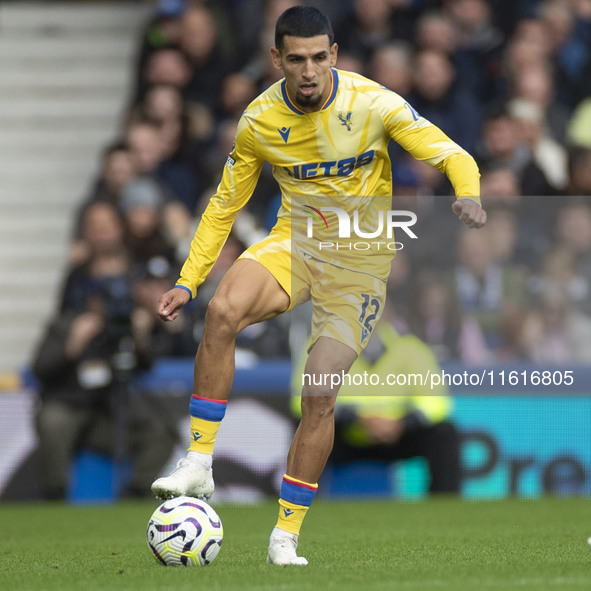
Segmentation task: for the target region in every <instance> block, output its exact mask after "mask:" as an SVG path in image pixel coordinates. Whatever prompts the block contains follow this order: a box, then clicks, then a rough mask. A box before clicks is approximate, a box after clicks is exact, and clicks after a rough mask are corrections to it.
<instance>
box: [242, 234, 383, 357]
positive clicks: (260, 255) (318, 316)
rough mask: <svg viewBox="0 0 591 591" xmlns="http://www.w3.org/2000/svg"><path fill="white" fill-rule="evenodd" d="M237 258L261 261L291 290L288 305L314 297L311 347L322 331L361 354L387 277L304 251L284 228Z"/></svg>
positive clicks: (377, 313)
mask: <svg viewBox="0 0 591 591" xmlns="http://www.w3.org/2000/svg"><path fill="white" fill-rule="evenodd" d="M239 258H242V259H253V260H255V261H258V262H259V263H261V265H263V266H264V267H265V268H266V269H267V270H268V271H269V272H270V273H271V274H272V275H273V276H274V277H275V279H277V281H278V282H279V284H280V285H281V287H282V288H283V289H284V290H285V291H286V292H287V294H288V295H289V297H290V309H291V308H294V307H295V306H297V305H299V304H302V303H303V302H305V301H307V300H310V299H311V300H312V308H313V312H312V328H311V341H310V347H311V346H312V345H313V344H314V343H315V342H316V340H317V339H318V338H319V337H321V336H326V337H330V338H333V339H335V340H336V341H339V342H341V343H344V344H345V345H347V346H349V347H351V349H353V350H354V351H355V352H356V353H357V354H359V353H360V352H361V351H362V350H363V348H364V347H365V346H366V345H367V342H368V341H369V336H370V334H371V332H372V330H373V328H374V327H375V325H376V324H377V322H378V320H379V319H380V316H381V315H382V310H383V307H384V302H385V300H386V282H385V281H384V280H382V279H380V278H378V277H374V276H372V275H369V274H367V273H363V272H362V271H354V270H350V269H345V268H342V267H338V266H336V265H334V264H331V263H327V262H324V261H321V260H319V259H317V258H315V257H313V256H311V255H309V254H306V253H304V252H301V251H300V250H298V249H296V248H295V247H293V246H292V241H291V238H290V237H285V236H284V235H282V234H270V235H269V236H268V237H267V238H265V239H264V240H262V241H261V242H258V243H256V244H254V245H253V246H251V247H250V248H249V249H247V250H246V251H245V252H244V253H242V255H240V257H239Z"/></svg>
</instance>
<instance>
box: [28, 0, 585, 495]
mask: <svg viewBox="0 0 591 591" xmlns="http://www.w3.org/2000/svg"><path fill="white" fill-rule="evenodd" d="M297 3H298V2H296V1H294V0H217V1H215V2H214V1H207V0H158V1H157V2H154V3H153V14H152V17H151V18H150V20H149V22H147V23H146V26H145V28H144V30H143V33H142V36H141V39H138V51H137V63H136V68H135V74H134V79H133V80H130V81H129V83H130V87H131V88H132V92H131V93H130V94H131V96H132V99H131V101H130V104H129V105H128V106H127V108H126V112H125V116H124V117H123V120H122V124H121V128H120V133H119V134H118V137H117V138H114V141H113V143H112V144H110V145H108V146H105V149H104V152H103V156H102V163H101V166H100V173H99V174H98V177H97V178H96V179H94V181H93V182H92V183H91V186H90V190H89V192H88V194H87V195H85V196H83V197H82V198H81V202H80V207H79V210H78V212H77V216H76V219H75V220H74V223H73V226H74V232H73V236H72V241H71V247H70V252H69V266H68V271H67V274H66V277H65V278H64V282H63V287H62V290H61V293H60V296H59V303H58V306H57V311H56V314H55V316H54V318H53V319H52V322H51V324H50V326H49V327H48V329H47V331H46V334H45V335H44V337H43V339H42V341H41V342H40V344H39V347H38V350H37V352H36V355H35V358H34V360H33V367H34V371H35V374H36V376H37V378H38V379H39V381H40V383H41V388H40V397H41V401H42V404H41V405H40V408H39V412H38V414H37V418H36V421H37V432H38V434H39V441H40V445H39V449H40V452H39V453H40V467H41V477H42V481H43V490H44V495H45V496H46V497H47V498H56V499H59V498H63V497H64V496H65V495H66V491H67V487H68V478H69V477H68V474H69V464H70V459H71V457H72V454H73V453H74V450H75V449H77V448H79V447H81V446H84V445H85V444H89V445H90V444H92V445H93V446H94V447H98V448H104V449H108V450H110V451H111V452H114V453H115V457H118V458H119V459H120V460H124V459H125V458H126V457H128V456H133V457H134V459H135V460H136V465H135V468H134V472H133V474H132V476H131V479H130V480H129V482H128V483H127V488H126V489H125V491H124V494H127V495H129V496H142V495H144V494H146V492H147V491H149V487H150V483H151V480H152V479H153V476H154V474H156V473H159V471H160V470H161V468H162V466H163V464H164V463H165V462H166V459H167V458H168V456H169V454H170V452H171V450H172V448H173V446H174V444H175V442H176V440H177V432H176V427H175V420H174V417H171V416H169V414H168V411H167V409H166V408H165V407H164V406H163V405H160V406H158V401H157V400H156V397H151V396H142V395H139V396H137V395H134V396H130V393H131V392H130V384H132V383H134V381H133V378H134V377H135V376H136V375H137V373H138V372H139V371H142V370H145V369H148V368H150V366H151V364H152V363H153V361H154V360H155V359H156V358H160V357H192V356H193V355H194V354H195V351H196V348H197V345H198V343H199V341H200V338H201V334H202V330H203V323H204V316H205V309H206V306H207V303H208V301H209V298H210V297H211V295H213V292H214V290H215V288H216V286H217V285H218V283H219V281H220V279H221V277H222V276H223V274H224V273H225V272H226V270H227V269H228V268H229V267H230V266H231V265H232V263H233V262H234V260H235V259H236V258H237V256H238V255H239V254H240V253H241V252H242V250H243V249H244V248H245V247H248V246H250V245H251V244H252V243H254V242H256V241H257V240H259V239H260V238H261V237H262V236H264V235H265V233H266V232H267V231H268V230H269V229H270V228H271V227H272V226H273V224H274V222H275V219H276V212H277V208H278V205H279V203H280V195H279V191H278V186H277V184H276V183H275V181H274V179H273V176H272V171H271V169H270V167H267V166H265V167H264V168H263V171H262V173H261V177H260V180H259V183H258V185H257V187H256V190H255V192H254V195H253V197H252V199H251V200H250V202H249V204H248V206H247V207H246V208H245V209H244V210H242V211H241V212H240V213H239V215H238V217H237V220H236V223H235V225H234V228H233V230H232V233H231V235H230V237H229V239H228V241H227V243H226V245H225V246H224V248H223V250H222V253H221V256H220V258H219V259H218V261H217V262H216V264H215V265H214V267H213V269H212V271H211V273H210V275H209V276H208V278H207V280H206V282H205V283H204V284H203V286H201V288H200V290H199V295H198V297H197V298H196V300H195V301H193V302H191V303H190V304H189V305H187V306H186V307H185V308H184V309H183V311H182V313H181V315H180V316H179V318H178V319H177V320H176V321H175V322H173V323H162V322H160V321H159V320H157V316H156V306H157V300H158V298H159V296H160V295H161V294H162V293H163V292H165V291H166V290H168V289H169V288H170V287H171V286H172V285H173V284H174V282H175V280H176V279H177V277H178V273H179V270H180V266H181V265H182V263H183V262H184V260H185V258H186V255H187V253H188V248H189V244H190V242H191V239H192V237H193V234H194V231H195V228H196V225H197V224H198V221H199V217H200V215H201V213H202V212H203V210H204V208H205V206H206V204H207V202H208V200H209V198H210V196H211V195H212V194H213V192H214V191H215V187H216V185H217V183H218V182H219V178H220V176H221V172H222V168H223V166H224V164H225V162H226V158H227V155H228V153H229V152H230V151H231V149H232V145H233V141H234V135H235V132H236V126H237V122H238V119H239V118H240V115H241V114H242V112H243V110H244V109H245V107H246V106H247V105H248V104H249V102H250V101H251V100H252V99H254V98H255V97H256V96H257V95H258V93H260V92H261V91H263V90H264V89H265V88H266V87H268V86H269V85H270V84H272V83H274V82H275V81H277V80H278V79H279V77H280V72H278V71H276V70H274V69H273V67H272V64H271V59H270V56H269V48H270V47H271V46H272V45H273V36H274V27H275V22H276V20H277V17H278V16H279V15H280V14H281V13H282V12H283V11H284V10H286V9H287V8H289V7H290V6H292V5H295V4H297ZM310 4H313V5H315V6H317V7H318V8H320V9H322V10H323V11H324V12H326V13H327V14H328V15H329V17H330V18H331V20H332V23H333V26H334V29H335V33H336V41H337V42H338V44H339V58H338V63H337V67H338V68H341V69H344V70H352V71H355V72H358V73H360V74H363V75H367V76H368V77H370V78H372V79H374V80H376V81H378V82H380V83H381V84H383V85H384V86H386V87H387V88H390V89H391V90H393V91H395V92H397V93H399V94H400V95H402V96H403V97H405V98H406V99H407V100H408V101H409V102H410V103H411V104H412V105H413V107H414V108H415V109H416V110H417V111H418V112H419V113H420V114H421V115H423V116H424V117H425V118H427V119H429V120H430V121H432V122H433V123H434V124H435V125H437V126H439V127H440V128H441V129H442V130H443V131H444V132H445V133H447V134H448V135H449V136H450V137H451V138H453V139H454V140H455V141H457V142H458V143H459V144H460V145H461V146H462V147H464V148H466V149H467V150H468V151H470V153H471V154H473V155H474V157H475V158H476V160H477V162H478V164H479V167H480V170H481V175H482V178H481V181H482V195H483V202H484V204H485V208H486V209H487V212H488V214H489V219H488V224H487V225H486V226H485V228H484V229H482V230H467V229H464V228H463V227H462V225H461V224H460V223H458V221H457V219H456V218H455V216H454V215H453V214H452V212H451V210H450V204H451V202H452V201H453V197H452V194H451V187H450V185H449V184H448V182H447V180H446V178H445V177H444V176H443V175H442V174H441V173H439V172H438V171H436V170H435V169H433V168H431V167H429V166H428V165H425V164H422V163H420V162H418V161H415V160H414V159H412V158H410V157H408V156H407V155H406V154H405V153H404V152H403V151H402V150H401V149H400V147H399V146H397V145H395V144H393V145H392V147H391V157H392V167H393V179H394V192H393V194H394V199H393V207H394V208H395V209H407V210H412V211H415V212H416V213H417V216H418V223H417V225H416V227H415V228H414V231H415V233H416V234H417V235H418V237H419V240H416V241H413V240H408V241H406V243H405V244H404V249H402V250H400V251H399V252H398V253H397V256H396V257H395V259H394V262H393V264H392V273H391V276H390V279H389V284H388V303H389V307H388V308H389V314H388V322H389V323H390V326H393V327H394V328H395V329H396V331H397V334H400V335H408V336H409V337H412V338H414V337H418V338H419V339H420V340H421V341H422V342H423V343H426V344H427V345H428V346H429V347H430V348H431V350H432V351H433V353H434V354H435V360H434V363H441V362H446V361H461V362H464V363H466V364H489V363H495V362H504V361H515V360H521V361H531V362H535V363H540V364H545V365H553V364H557V365H558V364H564V363H567V364H568V363H589V362H591V297H590V296H591V204H590V199H589V197H590V196H591V96H590V95H591V0H543V1H537V0H512V1H511V2H509V1H505V0H343V1H339V2H337V1H332V0H318V1H315V2H310ZM289 328H290V318H289V316H288V315H284V316H281V317H280V318H278V319H274V320H271V321H268V322H265V323H262V324H257V325H254V326H250V327H248V328H247V329H246V330H244V331H243V332H242V333H241V334H240V336H239V339H238V343H237V364H249V363H253V362H254V361H256V360H257V359H259V358H270V357H288V356H289V354H290V347H289V345H290V330H289ZM293 332H294V331H292V335H293ZM413 335H414V336H413ZM136 390H137V386H136ZM136 393H137V391H136ZM139 394H141V391H140V392H139Z"/></svg>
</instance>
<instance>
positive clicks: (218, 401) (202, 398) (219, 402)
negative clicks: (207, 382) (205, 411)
mask: <svg viewBox="0 0 591 591" xmlns="http://www.w3.org/2000/svg"><path fill="white" fill-rule="evenodd" d="M191 398H195V399H196V400H205V401H206V402H217V403H218V404H228V401H227V400H216V399H215V398H205V396H199V395H198V394H191Z"/></svg>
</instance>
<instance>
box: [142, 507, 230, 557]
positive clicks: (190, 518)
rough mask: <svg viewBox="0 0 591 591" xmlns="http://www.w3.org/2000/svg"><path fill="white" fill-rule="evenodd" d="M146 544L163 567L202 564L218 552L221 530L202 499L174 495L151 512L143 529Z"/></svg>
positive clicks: (222, 534) (220, 525) (219, 522)
mask: <svg viewBox="0 0 591 591" xmlns="http://www.w3.org/2000/svg"><path fill="white" fill-rule="evenodd" d="M146 535H147V538H148V546H149V547H150V550H151V551H152V554H153V555H154V557H155V558H156V560H157V561H158V562H159V563H160V564H162V565H164V566H206V565H208V564H210V563H211V562H213V561H214V560H215V558H216V556H217V555H218V552H219V551H220V547H221V545H222V539H223V536H224V530H223V528H222V521H221V519H220V518H219V516H218V514H217V513H216V512H215V511H214V510H213V509H212V508H211V506H210V505H208V504H207V503H206V502H205V501H200V500H199V499H195V498H193V497H177V498H175V499H169V500H167V501H165V502H164V503H162V505H160V507H158V508H157V509H156V511H154V513H153V514H152V517H150V522H149V523H148V529H147V532H146Z"/></svg>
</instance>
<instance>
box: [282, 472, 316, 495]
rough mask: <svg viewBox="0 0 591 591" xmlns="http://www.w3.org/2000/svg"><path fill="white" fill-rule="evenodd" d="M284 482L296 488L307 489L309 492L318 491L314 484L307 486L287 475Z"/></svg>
mask: <svg viewBox="0 0 591 591" xmlns="http://www.w3.org/2000/svg"><path fill="white" fill-rule="evenodd" d="M283 480H285V482H287V483H289V484H293V485H294V486H301V487H302V488H307V489H308V490H313V491H316V490H318V485H315V486H314V485H313V484H305V483H304V482H298V481H297V480H293V479H292V478H290V477H289V476H287V474H286V475H285V476H284V477H283Z"/></svg>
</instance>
